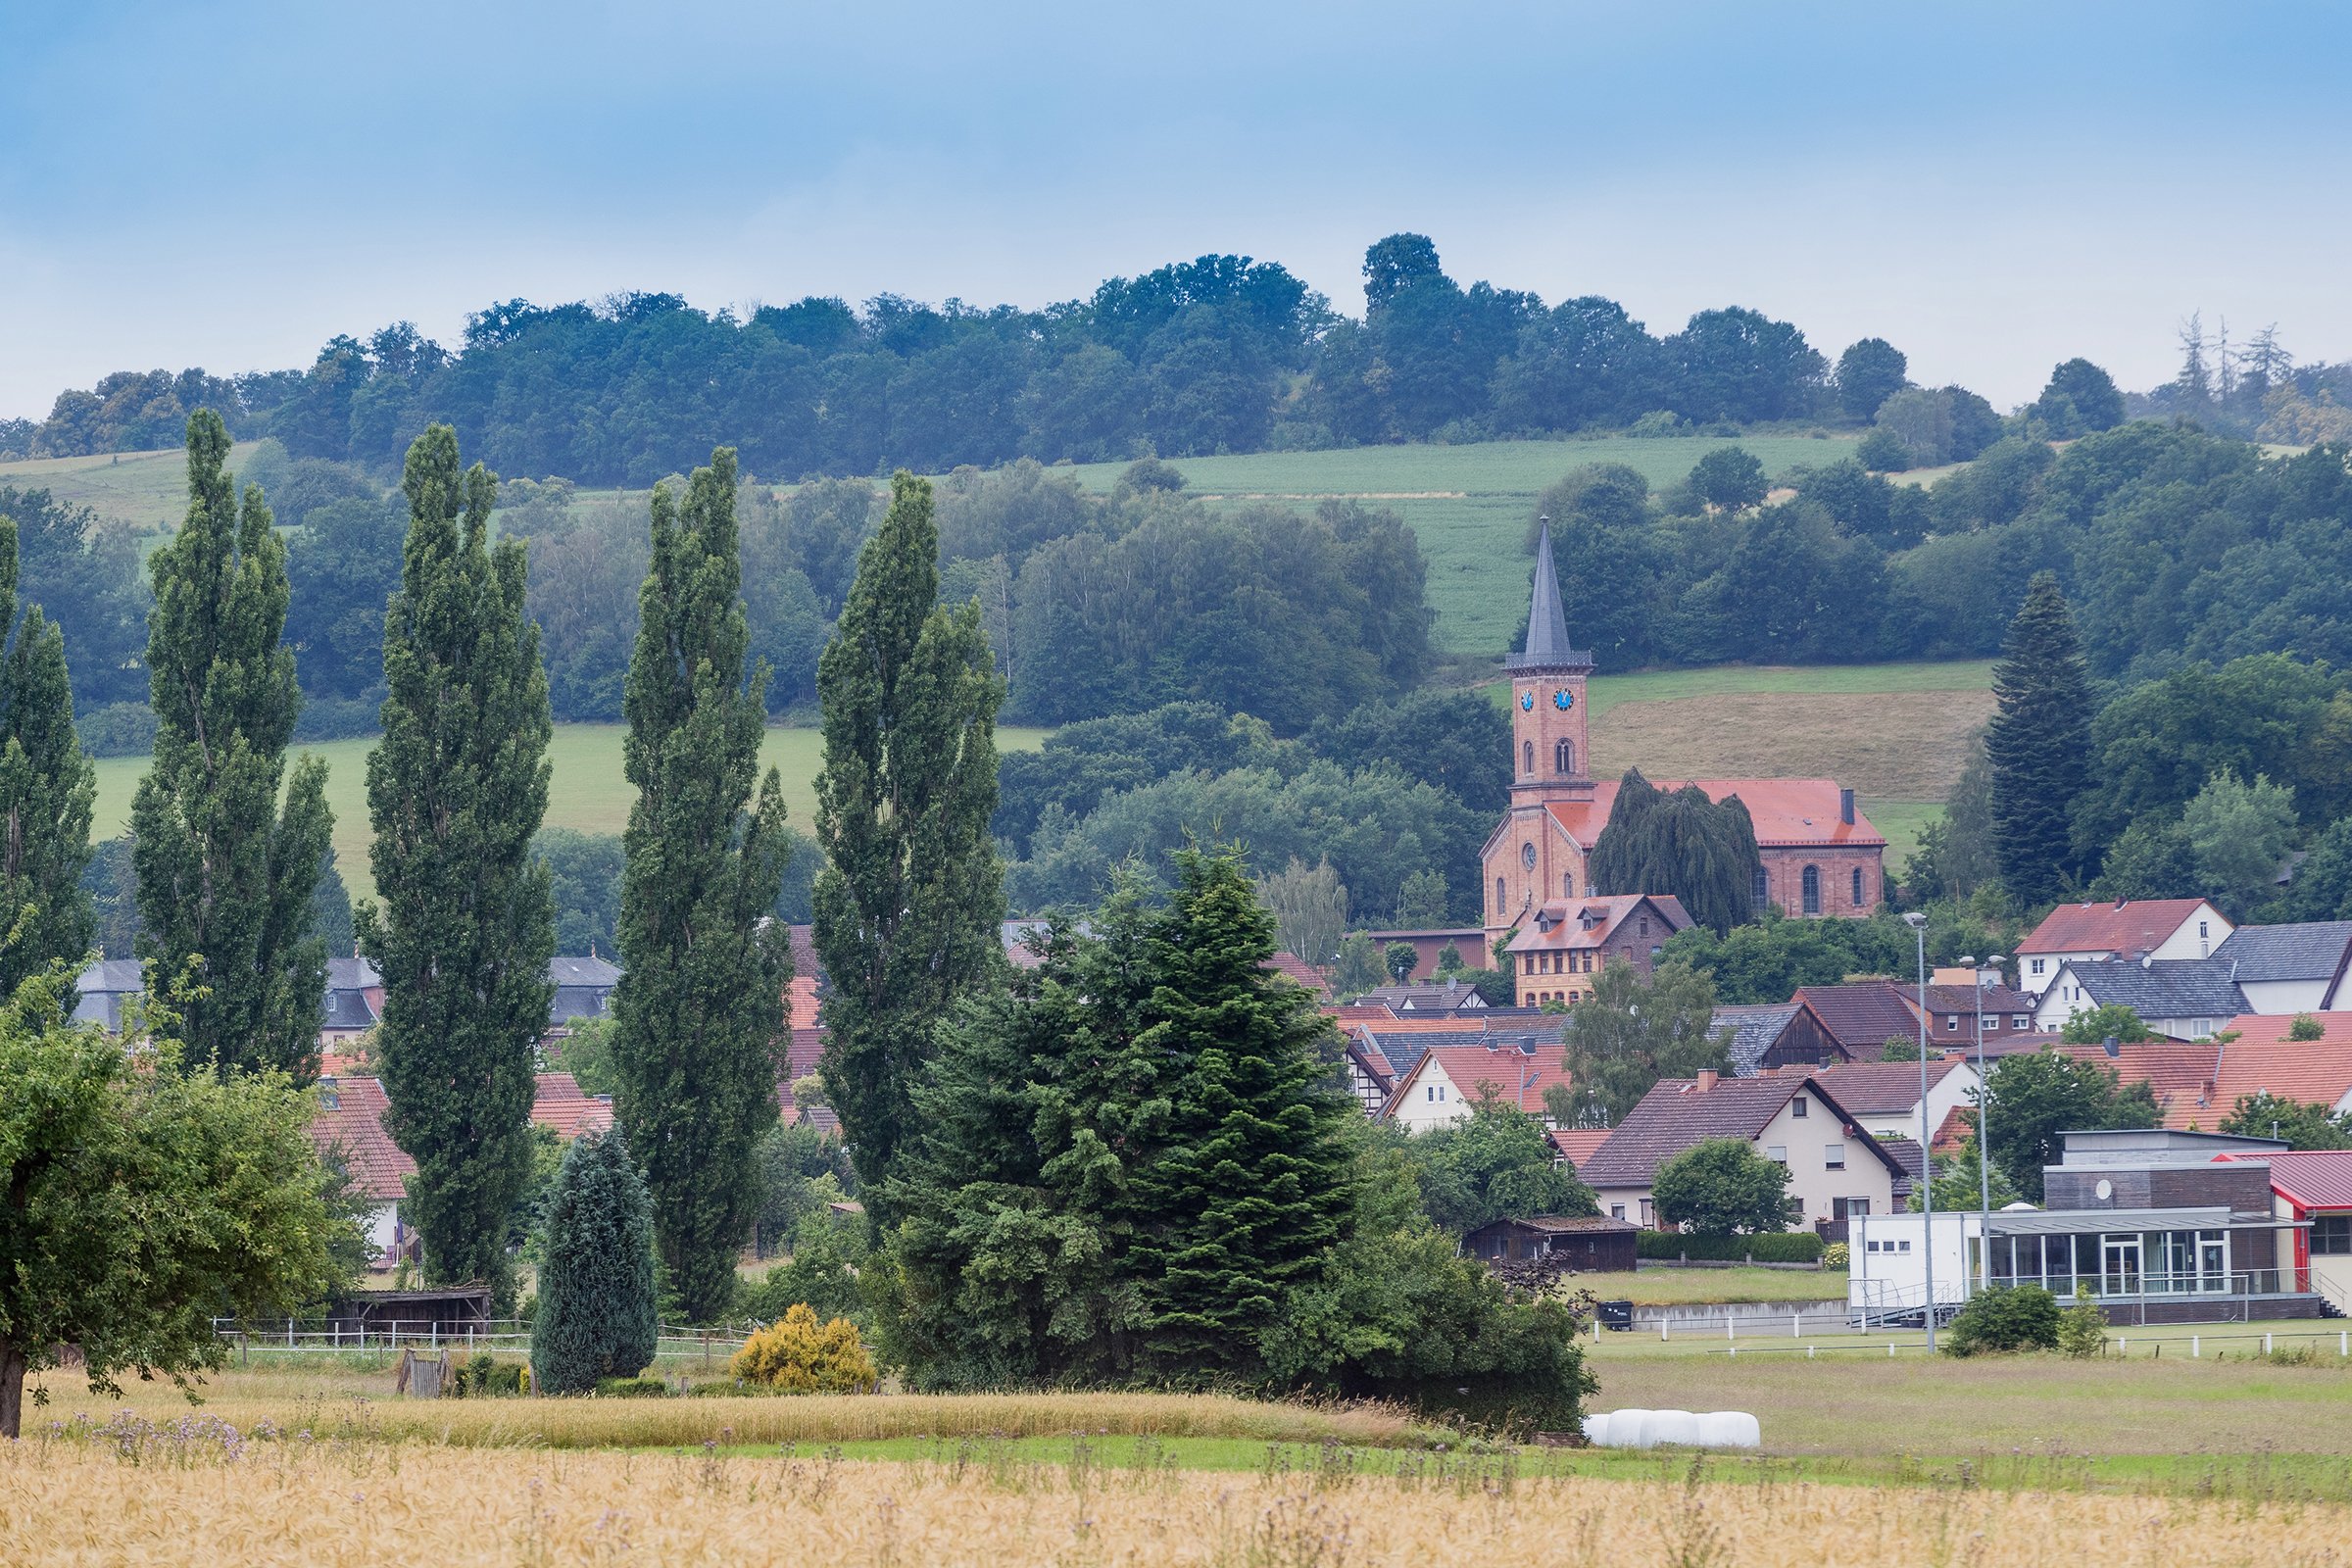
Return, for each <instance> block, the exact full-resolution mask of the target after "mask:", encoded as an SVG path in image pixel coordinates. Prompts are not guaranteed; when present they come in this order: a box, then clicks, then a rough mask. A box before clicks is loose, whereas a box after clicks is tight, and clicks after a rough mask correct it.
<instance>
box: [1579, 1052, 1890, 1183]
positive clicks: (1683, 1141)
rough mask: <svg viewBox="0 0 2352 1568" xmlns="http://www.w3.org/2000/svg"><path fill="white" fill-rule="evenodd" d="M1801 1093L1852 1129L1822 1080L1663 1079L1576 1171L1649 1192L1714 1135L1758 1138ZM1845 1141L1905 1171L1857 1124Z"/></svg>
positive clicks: (1788, 1076) (1588, 1178) (1776, 1076)
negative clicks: (1668, 1168)
mask: <svg viewBox="0 0 2352 1568" xmlns="http://www.w3.org/2000/svg"><path fill="white" fill-rule="evenodd" d="M1797 1095H1811V1096H1812V1097H1814V1098H1815V1099H1816V1100H1818V1101H1820V1102H1821V1108H1822V1110H1823V1112H1824V1113H1825V1116H1826V1118H1827V1119H1828V1120H1829V1121H1831V1122H1834V1123H1841V1124H1853V1121H1854V1118H1853V1115H1852V1114H1851V1113H1850V1112H1849V1111H1847V1110H1846V1108H1845V1106H1844V1105H1843V1104H1842V1103H1839V1102H1838V1099H1837V1098H1836V1096H1834V1095H1833V1094H1832V1093H1831V1092H1830V1091H1829V1090H1828V1089H1825V1088H1824V1087H1822V1084H1821V1080H1819V1079H1818V1078H1814V1077H1811V1076H1808V1075H1807V1074H1804V1073H1794V1072H1790V1073H1772V1074H1769V1075H1767V1076H1764V1077H1760V1078H1718V1079H1717V1080H1715V1082H1714V1083H1713V1084H1712V1085H1711V1086H1709V1087H1706V1088H1703V1089H1702V1088H1701V1087H1700V1086H1699V1080H1697V1079H1692V1078H1663V1079H1660V1080H1659V1081H1658V1082H1657V1084H1655V1085H1654V1086H1653V1087H1652V1088H1651V1089H1650V1091H1649V1093H1648V1094H1646V1095H1643V1096H1642V1100H1641V1103H1639V1104H1637V1105H1635V1106H1634V1108H1633V1109H1632V1110H1629V1111H1627V1112H1626V1114H1625V1119H1624V1120H1623V1121H1621V1122H1619V1123H1618V1124H1617V1128H1616V1130H1615V1131H1614V1132H1612V1133H1610V1134H1609V1138H1608V1142H1607V1143H1604V1144H1602V1145H1601V1146H1600V1148H1599V1149H1597V1150H1595V1151H1593V1154H1592V1156H1591V1157H1590V1158H1588V1159H1587V1160H1586V1161H1585V1162H1584V1163H1583V1164H1581V1165H1579V1166H1577V1168H1576V1174H1577V1175H1578V1176H1579V1177H1580V1178H1582V1180H1583V1181H1584V1184H1585V1185H1586V1186H1587V1187H1595V1188H1598V1187H1647V1186H1648V1185H1649V1184H1650V1180H1651V1178H1653V1177H1655V1176H1656V1175H1657V1172H1658V1167H1659V1166H1660V1165H1663V1164H1664V1163H1666V1161H1668V1160H1670V1159H1672V1158H1673V1157H1674V1156H1675V1155H1677V1154H1680V1153H1682V1152H1684V1151H1686V1150H1688V1149H1690V1148H1691V1147H1692V1146H1693V1145H1696V1144H1700V1143H1704V1142H1705V1141H1706V1140H1708V1139H1710V1138H1740V1139H1752V1138H1754V1137H1755V1136H1756V1135H1757V1134H1758V1133H1761V1132H1762V1131H1763V1130H1764V1129H1765V1128H1766V1127H1768V1126H1770V1125H1771V1124H1772V1119H1773V1118H1774V1117H1775V1116H1778V1115H1779V1114H1780V1113H1781V1107H1782V1106H1784V1105H1786V1104H1788V1103H1789V1101H1790V1100H1791V1099H1793V1098H1794V1097H1796V1096H1797ZM1845 1137H1846V1141H1847V1142H1848V1143H1851V1144H1858V1145H1860V1146H1861V1147H1862V1148H1863V1149H1864V1150H1866V1151H1867V1152H1870V1153H1871V1154H1872V1155H1873V1156H1875V1157H1876V1158H1878V1159H1879V1160H1880V1161H1882V1162H1883V1163H1884V1164H1885V1165H1886V1166H1887V1170H1888V1172H1889V1174H1891V1175H1895V1176H1900V1175H1901V1174H1902V1166H1901V1164H1900V1163H1899V1162H1898V1161H1897V1160H1895V1158H1894V1157H1893V1156H1892V1155H1890V1154H1889V1153H1888V1152H1887V1149H1886V1147H1885V1146H1884V1145H1882V1144H1881V1143H1880V1142H1879V1141H1878V1140H1877V1139H1875V1138H1873V1137H1871V1136H1870V1134H1869V1133H1868V1132H1866V1131H1864V1130H1863V1129H1862V1127H1861V1126H1860V1125H1858V1124H1855V1125H1853V1128H1852V1131H1851V1132H1848V1133H1847V1134H1846V1135H1845Z"/></svg>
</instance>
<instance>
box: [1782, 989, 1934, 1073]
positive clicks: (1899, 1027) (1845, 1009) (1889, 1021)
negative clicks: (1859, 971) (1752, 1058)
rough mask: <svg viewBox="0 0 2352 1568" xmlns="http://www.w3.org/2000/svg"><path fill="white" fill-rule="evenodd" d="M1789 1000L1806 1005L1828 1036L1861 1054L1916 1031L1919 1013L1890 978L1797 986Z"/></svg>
mask: <svg viewBox="0 0 2352 1568" xmlns="http://www.w3.org/2000/svg"><path fill="white" fill-rule="evenodd" d="M1790 1000H1791V1001H1794V1002H1797V1003H1799V1004H1801V1005H1804V1006H1806V1007H1808V1008H1810V1009H1811V1010H1812V1013H1813V1016H1814V1017H1816V1018H1818V1019H1820V1020H1821V1026H1822V1028H1823V1029H1824V1030H1826V1031H1828V1033H1829V1036H1830V1038H1831V1039H1832V1040H1835V1041H1837V1042H1838V1044H1839V1045H1841V1046H1843V1047H1845V1049H1846V1050H1848V1051H1851V1052H1854V1053H1856V1054H1860V1055H1862V1056H1864V1057H1870V1056H1876V1055H1877V1054H1879V1052H1880V1050H1881V1049H1883V1048H1884V1047H1885V1046H1886V1044H1887V1041H1889V1040H1916V1039H1917V1038H1918V1035H1919V1014H1918V1013H1916V1012H1914V1011H1913V1010H1912V1008H1911V1003H1910V1001H1909V999H1908V998H1906V997H1905V996H1904V994H1903V988H1902V987H1901V986H1898V985H1896V984H1895V983H1894V982H1893V981H1891V980H1862V981H1857V982H1855V983H1854V984H1852V985H1843V986H1799V987H1797V988H1796V995H1795V996H1794V997H1793V998H1791V999H1790Z"/></svg>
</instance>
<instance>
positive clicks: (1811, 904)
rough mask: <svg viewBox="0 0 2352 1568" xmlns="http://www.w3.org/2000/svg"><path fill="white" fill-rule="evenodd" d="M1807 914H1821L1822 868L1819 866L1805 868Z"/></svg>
mask: <svg viewBox="0 0 2352 1568" xmlns="http://www.w3.org/2000/svg"><path fill="white" fill-rule="evenodd" d="M1805 912H1806V913H1807V914H1819V913H1820V912H1821V867H1820V866H1818V865H1808V866H1806V867H1805Z"/></svg>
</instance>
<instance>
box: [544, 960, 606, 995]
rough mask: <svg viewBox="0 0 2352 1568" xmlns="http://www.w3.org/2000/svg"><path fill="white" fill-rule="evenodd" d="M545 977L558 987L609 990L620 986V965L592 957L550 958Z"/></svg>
mask: <svg viewBox="0 0 2352 1568" xmlns="http://www.w3.org/2000/svg"><path fill="white" fill-rule="evenodd" d="M547 977H548V978H549V979H550V980H553V981H554V982H555V983H556V984H557V985H560V986H603V987H605V988H606V989H607V990H610V989H612V988H613V986H616V985H618V984H620V965H619V964H617V963H614V962H613V961H612V960H611V959H610V958H599V957H596V956H593V955H592V956H588V957H585V958H550V959H548V960H547Z"/></svg>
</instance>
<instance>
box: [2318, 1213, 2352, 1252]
mask: <svg viewBox="0 0 2352 1568" xmlns="http://www.w3.org/2000/svg"><path fill="white" fill-rule="evenodd" d="M2311 1255H2312V1256H2314V1257H2345V1256H2352V1214H2322V1215H2320V1216H2319V1217H2318V1218H2316V1219H2314V1220H2313V1221H2312V1222H2311Z"/></svg>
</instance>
